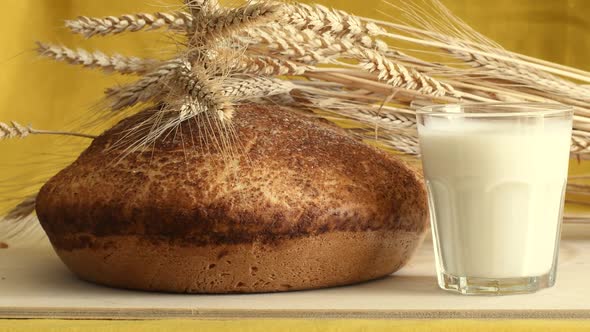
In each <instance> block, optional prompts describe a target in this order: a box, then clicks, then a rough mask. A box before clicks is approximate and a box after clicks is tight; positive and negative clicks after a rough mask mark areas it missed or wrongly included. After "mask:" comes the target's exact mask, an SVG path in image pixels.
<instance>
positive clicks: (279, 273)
mask: <svg viewBox="0 0 590 332" xmlns="http://www.w3.org/2000/svg"><path fill="white" fill-rule="evenodd" d="M420 241H421V239H420V237H419V235H417V234H416V233H414V232H403V231H366V232H333V233H325V234H321V235H316V236H310V237H305V238H298V239H290V240H284V241H281V242H280V243H278V244H276V245H275V244H273V245H267V244H261V243H242V244H229V245H204V246H182V247H176V246H167V245H163V244H155V243H153V242H150V241H146V240H145V239H144V238H142V237H138V236H120V237H113V236H108V237H104V238H94V237H92V236H91V240H90V242H91V244H90V246H89V247H88V248H84V249H79V250H60V249H57V253H58V254H59V256H60V257H61V259H62V260H63V261H64V262H65V263H66V265H67V266H68V267H69V268H70V269H71V270H72V271H73V272H74V273H76V274H77V275H78V276H80V277H81V278H82V279H85V280H88V281H92V282H96V283H100V284H106V285H110V286H115V287H121V288H131V289H142V290H149V291H168V292H183V293H249V292H276V291H288V290H299V289H312V288H320V287H329V286H339V285H347V284H352V283H357V282H361V281H367V280H371V279H375V278H379V277H383V276H385V275H389V274H391V273H392V272H394V271H396V270H398V269H399V268H401V266H402V265H403V264H405V262H407V261H408V259H409V257H410V255H411V254H412V253H413V252H414V250H415V249H416V246H417V245H418V244H419V243H420Z"/></svg>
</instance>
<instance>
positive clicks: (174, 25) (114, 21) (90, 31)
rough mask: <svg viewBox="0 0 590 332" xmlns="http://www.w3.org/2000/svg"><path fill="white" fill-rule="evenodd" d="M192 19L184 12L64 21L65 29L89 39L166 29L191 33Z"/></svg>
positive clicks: (86, 17) (80, 18) (81, 18)
mask: <svg viewBox="0 0 590 332" xmlns="http://www.w3.org/2000/svg"><path fill="white" fill-rule="evenodd" d="M192 25H193V17H192V16H191V15H190V14H189V13H186V12H170V13H162V12H158V13H154V14H144V13H141V14H132V15H122V16H118V17H117V16H107V17H100V18H99V17H88V16H80V17H78V18H77V19H75V20H68V21H66V27H67V28H68V29H70V30H71V31H72V32H74V33H77V34H81V35H84V36H85V37H86V38H90V37H93V36H96V35H99V36H105V35H109V34H119V33H122V32H135V31H140V30H156V29H161V28H168V29H170V30H173V31H185V32H188V31H191V29H192Z"/></svg>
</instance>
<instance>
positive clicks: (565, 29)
mask: <svg viewBox="0 0 590 332" xmlns="http://www.w3.org/2000/svg"><path fill="white" fill-rule="evenodd" d="M392 1H398V0H392ZM418 1H419V0H418ZM178 2H179V1H177V0H100V1H99V0H2V9H3V19H2V20H0V31H1V32H0V45H1V48H0V121H7V120H18V121H20V122H22V123H25V124H28V123H32V124H33V125H34V126H37V127H40V128H41V127H42V128H46V129H60V128H64V127H67V128H77V127H78V126H79V123H81V119H86V118H88V116H89V115H90V114H91V113H92V112H91V109H92V107H93V106H95V102H96V101H98V100H99V98H100V96H101V92H102V90H103V89H104V88H105V87H107V86H108V85H111V84H113V83H116V82H123V81H125V80H126V78H121V77H106V76H104V75H102V74H101V73H99V72H96V71H87V70H81V69H79V68H77V67H72V66H67V65H65V64H57V63H53V62H50V61H45V60H39V59H38V58H37V57H36V55H35V53H34V52H33V51H32V49H33V47H34V42H35V40H44V41H53V42H62V43H65V44H66V45H72V46H74V45H75V46H83V47H87V48H91V49H92V48H97V47H100V48H101V49H104V50H105V51H114V50H116V51H119V52H121V53H123V54H137V55H151V56H158V55H160V54H161V53H162V52H163V49H166V48H168V49H169V48H170V47H171V43H170V42H169V41H168V40H167V38H166V37H165V35H163V34H158V33H134V34H128V35H124V36H119V37H109V38H98V39H92V40H88V41H86V40H83V39H82V38H81V37H79V36H72V35H70V34H68V33H67V31H66V29H64V28H63V27H62V22H63V20H65V19H67V18H73V17H75V16H77V15H95V16H96V15H98V16H102V15H109V14H123V13H128V12H138V11H147V12H152V11H158V10H167V9H173V8H174V6H176V5H177V4H178ZM320 2H321V3H324V4H327V5H332V6H337V7H340V8H342V9H346V10H351V11H353V12H354V13H357V14H360V15H366V16H375V17H379V16H378V14H377V13H376V12H377V9H379V8H381V9H384V8H386V6H383V4H382V3H381V2H380V0H323V1H320ZM444 3H445V4H447V5H448V6H449V7H450V8H451V9H453V10H454V11H455V12H456V13H457V14H458V15H459V16H460V17H462V18H464V19H465V20H466V21H467V22H468V23H469V24H471V25H473V26H474V27H475V28H477V29H478V30H479V31H480V32H482V33H484V34H485V35H488V36H489V37H492V38H493V39H495V40H496V41H498V42H499V43H501V44H502V45H504V46H505V47H506V48H508V49H511V50H514V51H518V52H522V53H525V54H528V55H533V56H537V57H541V58H544V59H548V60H552V61H556V62H560V63H563V64H567V65H571V66H577V67H580V68H583V69H586V70H590V60H588V58H589V57H590V38H588V36H589V33H590V31H589V30H590V16H589V15H587V13H590V1H586V0H493V1H480V0H444ZM171 7H172V8H171ZM381 18H382V17H381ZM162 45H164V46H162ZM71 141H73V142H79V143H80V144H82V146H83V144H84V141H83V140H71ZM63 142H64V140H63V139H57V138H49V137H34V138H31V139H29V140H26V141H18V142H3V143H2V144H0V156H1V157H0V188H7V187H6V186H5V184H6V182H5V181H9V180H11V179H13V178H14V177H15V176H17V175H21V176H23V178H22V179H23V181H24V180H26V181H29V182H34V180H35V179H34V177H35V176H36V175H39V176H42V175H43V174H48V173H50V172H51V171H53V170H54V169H56V168H57V167H60V166H61V165H63V160H64V159H63V157H62V156H63V155H72V156H73V155H75V151H74V153H72V149H71V148H69V145H68V146H64V145H63ZM80 148H81V147H77V148H76V147H75V148H74V149H78V150H79V149H80ZM40 161H46V162H48V163H49V164H50V165H54V166H51V167H50V168H48V167H47V166H45V165H46V164H44V163H41V162H40ZM573 168H574V169H575V170H574V171H576V172H578V171H580V169H579V167H577V166H576V165H574V167H573ZM7 190H8V192H5V191H3V190H2V189H0V200H1V199H2V198H3V197H5V196H7V195H10V191H12V190H14V188H8V189H7ZM0 205H2V203H1V202H0Z"/></svg>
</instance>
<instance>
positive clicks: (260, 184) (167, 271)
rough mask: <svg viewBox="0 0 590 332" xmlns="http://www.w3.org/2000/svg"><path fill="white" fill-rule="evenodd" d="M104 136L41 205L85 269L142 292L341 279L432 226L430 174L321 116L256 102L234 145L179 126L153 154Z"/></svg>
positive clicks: (50, 229) (393, 266)
mask: <svg viewBox="0 0 590 332" xmlns="http://www.w3.org/2000/svg"><path fill="white" fill-rule="evenodd" d="M150 115H152V114H151V113H150V112H142V113H139V114H137V115H135V116H132V117H130V118H128V119H125V120H123V121H122V122H121V123H119V124H118V125H116V126H115V127H114V128H112V129H111V130H109V131H107V132H105V133H104V134H103V135H101V136H100V137H98V138H97V139H95V140H94V142H93V143H92V145H91V146H90V147H89V148H88V149H87V150H86V151H85V152H84V153H82V155H81V156H80V157H79V158H78V160H77V161H75V162H74V163H73V164H72V165H71V166H69V167H67V168H66V169H64V170H63V171H61V172H60V173H59V174H57V175H56V176H55V177H53V178H52V179H51V180H50V181H49V182H48V183H47V184H45V186H43V188H42V189H41V192H40V193H39V196H38V198H37V214H38V217H39V220H40V221H41V224H42V226H43V228H44V229H45V231H46V233H47V235H48V236H49V239H50V240H51V243H52V245H53V247H54V248H55V250H56V252H57V254H58V255H59V257H60V258H61V259H62V261H63V262H64V263H65V264H66V265H67V266H68V267H69V269H70V270H71V271H73V272H74V273H75V274H77V275H78V276H79V277H80V278H82V279H85V280H88V281H92V282H96V283H100V284H105V285H110V286H115V287H124V288H132V289H142V290H153V291H170V292H188V293H232V292H239V293H242V292H244V293H245V292H271V291H285V290H297V289H308V288H319V287H327V286H336V285H345V284H350V283H356V282H361V281H365V280H370V279H375V278H379V277H383V276H386V275H388V274H390V273H392V272H394V271H396V270H398V269H399V268H400V267H402V266H403V265H404V264H405V263H406V262H407V261H408V259H409V258H410V256H411V255H412V253H413V252H414V250H415V249H416V248H417V247H418V246H419V244H420V243H421V241H422V239H423V235H424V233H425V231H426V229H427V203H426V194H425V190H424V187H423V183H422V180H421V178H420V177H419V176H418V175H417V173H416V172H415V171H413V170H411V169H410V168H409V167H407V166H406V165H405V164H404V163H402V162H400V161H398V160H396V159H394V158H393V157H391V156H389V155H388V154H386V153H384V152H381V151H379V150H377V149H375V148H372V147H369V146H367V145H365V144H363V143H362V142H359V141H356V140H355V139H353V138H351V137H349V136H347V135H346V134H344V133H343V132H342V131H340V130H339V129H337V128H332V127H330V126H328V125H326V124H322V123H319V122H318V121H316V120H312V119H308V118H306V117H302V116H300V115H296V114H293V113H291V112H288V111H285V110H282V109H280V108H278V107H263V106H257V105H246V106H242V107H240V108H239V109H238V110H237V112H236V115H235V118H234V121H233V130H232V132H233V134H232V137H233V140H234V141H233V145H232V146H234V147H235V148H234V149H233V154H228V150H226V149H223V150H221V151H220V148H219V147H218V145H217V144H215V141H214V140H212V139H207V138H206V137H204V136H201V135H205V132H206V131H205V130H204V127H203V126H204V125H203V124H202V123H201V124H199V123H197V122H196V121H189V122H186V123H184V124H182V125H181V126H180V127H179V128H178V130H175V131H174V132H173V133H170V135H165V137H163V138H162V139H160V140H159V141H158V142H156V143H155V144H154V145H153V146H152V147H150V148H149V149H146V151H140V152H132V153H129V154H127V155H125V156H124V157H122V152H123V148H122V147H121V148H119V144H117V142H121V140H122V139H125V137H128V135H129V133H130V129H133V128H136V127H137V125H138V124H139V123H141V122H142V121H143V120H145V119H146V117H147V116H150Z"/></svg>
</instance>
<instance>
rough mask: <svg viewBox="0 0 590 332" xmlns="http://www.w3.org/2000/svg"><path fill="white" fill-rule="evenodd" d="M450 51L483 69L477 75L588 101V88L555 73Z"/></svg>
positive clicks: (473, 65)
mask: <svg viewBox="0 0 590 332" xmlns="http://www.w3.org/2000/svg"><path fill="white" fill-rule="evenodd" d="M448 52H449V53H450V54H452V55H453V56H454V57H456V58H458V59H460V60H462V61H464V62H465V63H467V64H469V65H471V66H472V67H473V68H476V69H478V70H482V69H483V72H480V71H476V72H475V75H477V76H489V77H492V78H494V79H501V80H511V81H514V82H518V83H520V84H523V85H525V86H526V87H531V88H536V89H538V90H541V91H543V92H548V91H549V92H552V93H555V94H558V95H562V96H565V97H568V98H573V99H577V100H582V101H587V100H588V89H587V88H585V87H583V86H580V85H578V84H575V83H573V82H570V81H566V80H564V79H561V78H559V77H557V76H555V75H552V74H549V73H546V72H543V71H540V70H536V69H534V68H530V67H526V66H523V65H520V64H518V63H515V62H507V61H503V60H499V59H495V58H491V57H487V56H484V55H481V54H478V53H470V52H466V51H456V50H452V49H449V50H448Z"/></svg>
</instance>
